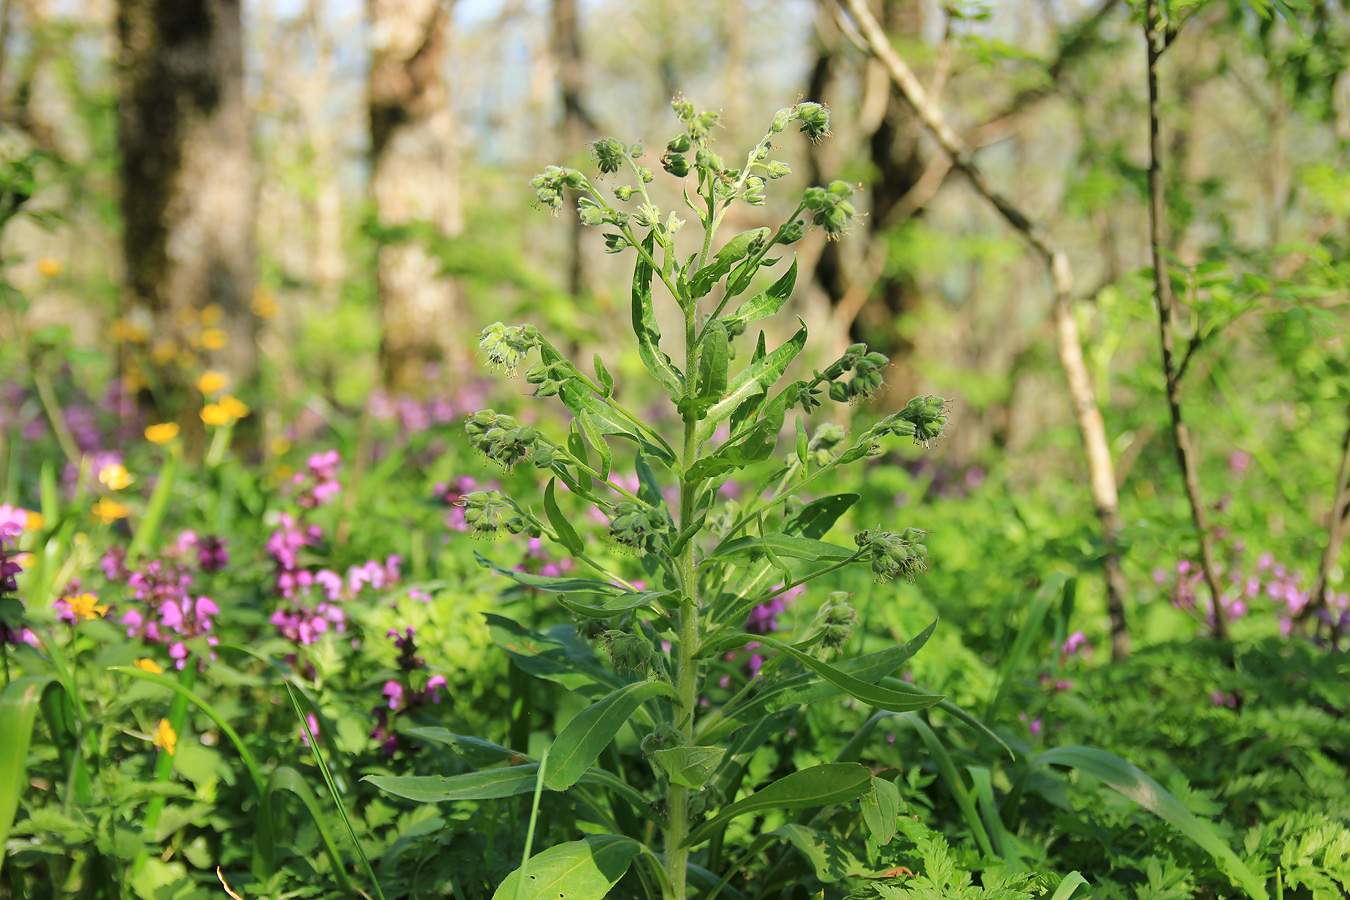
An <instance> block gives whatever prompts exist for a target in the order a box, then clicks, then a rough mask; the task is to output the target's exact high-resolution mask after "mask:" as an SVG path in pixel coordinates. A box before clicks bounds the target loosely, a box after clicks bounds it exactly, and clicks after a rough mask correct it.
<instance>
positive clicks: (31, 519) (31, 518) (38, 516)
mask: <svg viewBox="0 0 1350 900" xmlns="http://www.w3.org/2000/svg"><path fill="white" fill-rule="evenodd" d="M24 511H25V512H27V513H28V521H26V522H24V524H23V527H24V530H25V531H41V530H42V526H43V524H44V521H45V520H44V519H43V518H42V513H40V512H35V511H34V510H31V509H29V510H24Z"/></svg>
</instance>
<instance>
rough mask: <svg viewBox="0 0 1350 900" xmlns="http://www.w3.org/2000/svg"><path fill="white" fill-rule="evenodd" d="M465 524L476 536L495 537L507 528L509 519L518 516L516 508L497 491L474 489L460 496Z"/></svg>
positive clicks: (459, 503)
mask: <svg viewBox="0 0 1350 900" xmlns="http://www.w3.org/2000/svg"><path fill="white" fill-rule="evenodd" d="M456 505H457V506H460V507H462V508H463V510H464V524H465V525H467V526H468V527H469V531H471V532H473V534H474V535H475V536H479V537H486V538H495V537H496V536H497V535H498V534H499V533H500V532H501V531H503V530H505V529H506V528H507V522H508V520H510V519H512V518H518V517H517V516H516V514H515V512H516V511H515V508H514V507H512V506H511V504H510V502H509V501H507V499H506V498H505V497H503V496H502V495H501V494H500V493H499V492H497V491H474V492H472V493H469V494H465V495H464V496H462V497H460V498H459V501H458V502H457V504H456Z"/></svg>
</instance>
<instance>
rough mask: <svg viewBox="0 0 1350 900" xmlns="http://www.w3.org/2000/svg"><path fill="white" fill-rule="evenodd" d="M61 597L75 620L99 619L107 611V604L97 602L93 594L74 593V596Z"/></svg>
mask: <svg viewBox="0 0 1350 900" xmlns="http://www.w3.org/2000/svg"><path fill="white" fill-rule="evenodd" d="M61 599H62V600H65V601H66V606H68V607H70V614H71V615H72V616H74V617H75V618H76V619H77V620H82V621H89V620H90V619H101V618H103V616H104V614H105V613H107V612H108V607H107V605H106V604H101V603H99V602H98V598H97V597H95V596H94V595H93V594H76V595H75V596H74V597H62V598H61Z"/></svg>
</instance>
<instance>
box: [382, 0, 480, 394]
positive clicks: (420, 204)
mask: <svg viewBox="0 0 1350 900" xmlns="http://www.w3.org/2000/svg"><path fill="white" fill-rule="evenodd" d="M450 5H451V4H450V2H446V0H368V4H367V6H368V10H369V15H370V36H371V60H370V85H369V106H370V152H371V193H372V195H373V197H374V201H375V220H376V223H377V224H378V226H379V227H380V229H381V231H382V233H383V234H384V237H383V238H382V245H381V247H380V250H379V261H378V264H377V269H378V273H377V276H378V282H379V293H380V309H381V325H382V327H383V339H382V341H381V344H380V363H381V368H382V370H383V374H384V384H385V387H386V388H388V389H389V390H390V391H391V392H393V393H395V394H407V395H412V396H423V395H425V394H427V393H428V392H429V389H430V387H431V385H430V384H429V383H428V382H435V381H437V380H439V379H438V377H437V376H436V375H435V371H436V370H437V369H439V368H441V367H448V368H449V369H451V370H452V371H453V370H455V369H457V368H458V367H459V365H460V364H461V362H462V361H463V353H462V351H461V349H460V348H461V342H462V341H463V339H464V335H463V333H462V331H463V329H462V321H461V320H462V316H461V315H460V314H459V297H458V290H457V286H456V285H455V283H454V281H453V280H452V279H450V278H448V277H445V276H443V275H442V274H441V263H440V261H439V260H438V259H437V258H436V257H435V256H434V255H433V254H432V253H431V251H430V249H429V248H428V246H427V238H428V237H431V235H428V234H419V233H418V230H419V229H418V228H417V227H415V226H428V227H429V228H430V229H431V231H432V232H433V234H437V233H438V234H440V235H444V236H447V237H454V236H456V235H458V234H459V233H460V232H461V231H462V230H463V222H462V220H461V215H460V200H459V183H458V180H457V176H458V172H457V165H456V161H455V146H454V130H453V129H454V121H453V117H452V114H451V110H450V106H449V92H448V91H447V88H446V84H445V78H444V76H443V74H442V71H441V69H442V64H443V62H444V58H445V51H446V42H447V38H448V32H449V24H450ZM409 226H414V227H412V228H409ZM386 229H392V230H393V231H392V233H391V232H390V231H387V230H386ZM404 229H408V230H404Z"/></svg>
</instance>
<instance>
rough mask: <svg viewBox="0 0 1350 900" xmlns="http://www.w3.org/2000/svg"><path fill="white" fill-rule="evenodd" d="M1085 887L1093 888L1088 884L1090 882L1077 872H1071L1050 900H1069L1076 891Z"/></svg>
mask: <svg viewBox="0 0 1350 900" xmlns="http://www.w3.org/2000/svg"><path fill="white" fill-rule="evenodd" d="M1085 885H1086V886H1087V887H1091V885H1089V884H1088V880H1087V879H1086V878H1084V877H1083V876H1082V875H1079V874H1078V873H1077V872H1070V873H1069V874H1068V875H1065V876H1064V880H1063V881H1061V882H1060V883H1059V887H1058V888H1056V889H1055V894H1054V896H1053V897H1051V898H1050V900H1069V898H1070V897H1072V896H1073V893H1074V891H1076V890H1078V889H1079V888H1080V887H1083V886H1085Z"/></svg>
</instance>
